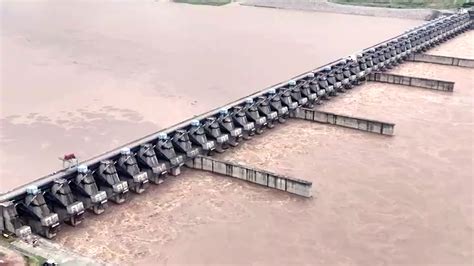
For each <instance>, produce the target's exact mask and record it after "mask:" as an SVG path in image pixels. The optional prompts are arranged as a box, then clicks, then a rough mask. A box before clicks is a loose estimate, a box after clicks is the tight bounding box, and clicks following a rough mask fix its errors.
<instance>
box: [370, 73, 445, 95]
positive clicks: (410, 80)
mask: <svg viewBox="0 0 474 266" xmlns="http://www.w3.org/2000/svg"><path fill="white" fill-rule="evenodd" d="M369 81H377V82H383V83H390V84H398V85H405V86H411V87H418V88H425V89H432V90H440V91H453V90H454V82H452V81H444V80H435V79H425V78H416V77H409V76H402V75H394V74H388V73H371V74H370V75H369Z"/></svg>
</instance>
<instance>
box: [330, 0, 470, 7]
mask: <svg viewBox="0 0 474 266" xmlns="http://www.w3.org/2000/svg"><path fill="white" fill-rule="evenodd" d="M330 1H331V2H334V3H338V4H346V5H361V6H371V7H388V8H457V7H461V6H462V5H463V4H465V3H467V2H470V1H468V0H330Z"/></svg>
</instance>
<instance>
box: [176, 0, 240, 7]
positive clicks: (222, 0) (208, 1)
mask: <svg viewBox="0 0 474 266" xmlns="http://www.w3.org/2000/svg"><path fill="white" fill-rule="evenodd" d="M173 2H176V3H185V4H191V5H209V6H223V5H227V4H229V3H231V2H232V0H173Z"/></svg>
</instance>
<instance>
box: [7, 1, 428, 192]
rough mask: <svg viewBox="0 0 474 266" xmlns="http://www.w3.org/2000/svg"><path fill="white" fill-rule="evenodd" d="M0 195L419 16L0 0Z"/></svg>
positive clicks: (392, 32)
mask: <svg viewBox="0 0 474 266" xmlns="http://www.w3.org/2000/svg"><path fill="white" fill-rule="evenodd" d="M1 20H2V31H1V37H0V38H1V72H0V74H1V83H0V84H1V109H0V118H1V121H0V127H1V128H0V134H1V139H0V157H1V160H0V182H1V186H0V192H1V191H3V192H5V191H7V190H9V189H11V188H13V187H16V186H18V185H21V184H23V183H25V182H26V181H31V180H33V179H35V178H37V177H39V176H42V175H45V174H48V173H50V172H52V171H54V170H57V169H58V168H60V167H61V162H60V161H59V160H58V159H57V158H58V157H60V156H62V155H63V154H65V153H70V152H74V153H76V155H78V156H79V157H80V158H81V159H86V158H88V157H91V156H93V155H97V154H99V153H101V152H104V151H106V150H109V149H112V148H114V147H117V146H119V145H121V144H123V143H126V142H128V141H130V140H133V139H135V138H139V137H141V136H143V135H145V134H148V133H151V132H154V131H156V130H158V129H160V128H163V127H166V126H169V125H172V124H174V123H177V122H179V121H181V120H183V119H186V118H189V117H191V116H193V115H195V114H199V113H202V112H204V111H207V110H209V109H210V108H214V107H218V106H221V105H223V104H224V103H227V102H229V101H232V100H235V99H237V98H240V97H243V96H245V95H248V94H249V93H252V92H255V91H257V90H260V89H262V88H264V87H267V86H269V85H271V84H274V83H277V82H280V81H282V80H284V79H287V78H289V77H290V76H292V75H296V74H299V73H301V72H303V71H307V70H308V69H310V68H312V67H315V66H318V65H321V64H323V63H326V62H329V61H332V60H334V59H337V58H339V57H340V56H345V55H348V54H350V53H352V52H354V51H356V50H358V49H362V48H364V47H367V46H369V45H371V44H374V43H376V42H379V41H381V40H384V39H386V38H388V37H391V36H393V35H395V34H397V33H400V32H402V31H403V30H405V29H407V28H409V27H412V26H415V25H418V24H420V21H413V20H411V21H410V20H401V19H389V18H375V17H361V16H349V15H339V14H327V13H322V14H318V13H311V12H298V11H286V10H272V9H260V8H252V7H243V6H238V5H229V6H224V7H209V6H194V5H183V4H173V3H168V2H155V1H133V3H132V2H131V1H128V2H114V3H112V2H105V1H67V2H66V1H34V2H33V1H2V2H1Z"/></svg>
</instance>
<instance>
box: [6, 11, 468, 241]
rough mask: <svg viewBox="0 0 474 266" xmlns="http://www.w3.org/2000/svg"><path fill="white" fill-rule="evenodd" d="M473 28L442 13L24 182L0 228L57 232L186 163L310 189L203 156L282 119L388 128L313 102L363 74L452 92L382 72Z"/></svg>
mask: <svg viewBox="0 0 474 266" xmlns="http://www.w3.org/2000/svg"><path fill="white" fill-rule="evenodd" d="M471 27H472V20H471V19H470V17H469V14H468V13H467V12H459V13H456V14H453V15H450V16H446V17H440V18H438V19H436V20H433V21H430V22H428V23H426V24H425V25H423V26H420V27H417V28H415V29H412V30H410V31H408V32H406V33H404V34H402V35H399V36H396V37H394V38H392V39H390V40H387V41H385V42H382V43H380V44H377V45H375V46H372V47H369V48H367V49H364V50H363V51H361V52H359V53H357V54H355V55H351V56H349V57H346V58H341V59H339V60H336V61H334V62H332V63H329V64H327V65H324V66H322V67H319V68H317V69H314V70H311V71H308V72H306V73H303V74H301V75H298V76H297V77H294V78H292V79H291V80H289V81H285V82H282V83H279V84H277V85H274V86H272V87H270V88H267V89H264V90H262V91H259V92H257V93H254V94H252V95H249V96H247V97H245V98H243V99H240V100H237V101H235V102H232V103H230V104H227V105H225V106H223V107H221V108H219V109H216V110H212V111H210V112H207V113H205V114H202V115H200V116H197V117H195V118H193V119H190V120H187V121H184V122H181V123H179V124H177V125H175V126H172V127H170V128H167V129H164V130H161V131H159V132H156V133H154V134H152V135H149V136H146V137H144V138H142V139H139V140H136V141H134V142H131V143H128V144H126V145H124V146H122V147H120V148H118V149H115V150H113V151H109V152H106V153H104V154H102V155H100V156H97V157H95V158H92V159H90V160H87V161H84V162H82V163H81V164H80V165H77V166H72V167H70V168H67V169H64V170H61V171H59V172H56V173H53V174H51V175H49V176H46V177H43V178H40V179H38V180H36V181H34V182H31V183H30V184H26V185H25V186H22V187H20V188H17V189H15V190H13V191H10V192H8V193H6V194H3V195H1V196H0V219H1V220H0V230H2V231H3V232H5V233H7V234H13V235H16V236H18V237H24V236H26V235H29V234H30V233H31V232H33V233H35V234H39V235H42V236H44V237H46V238H53V237H54V236H55V235H56V234H57V232H58V231H59V230H60V227H61V226H62V225H61V223H62V222H65V223H67V224H70V225H72V226H76V225H78V224H79V223H80V222H81V221H82V220H83V218H84V214H85V212H86V211H90V212H92V213H94V214H101V213H102V212H104V210H105V209H106V208H107V204H109V201H112V202H114V203H117V204H121V203H124V202H126V199H127V197H128V194H129V193H130V192H133V193H137V194H140V193H142V192H144V191H145V190H146V189H147V187H148V186H149V185H150V183H152V184H156V185H158V184H160V183H162V182H163V181H165V179H166V177H167V175H179V174H180V169H181V167H183V166H184V165H186V166H188V167H190V168H193V169H200V170H206V171H211V172H215V173H219V174H223V175H228V176H232V177H236V178H240V179H245V180H248V181H251V182H253V183H257V184H260V185H264V186H268V187H272V188H276V189H279V190H283V191H286V192H289V193H293V194H297V195H300V196H303V197H310V196H311V185H312V184H311V182H308V181H304V180H299V179H294V178H289V177H284V176H281V175H277V174H273V173H269V172H266V171H264V170H258V169H253V168H250V167H245V166H241V165H235V164H232V163H230V162H220V161H217V160H215V159H213V158H209V157H208V156H212V154H213V153H215V152H218V153H221V152H226V151H228V150H230V149H231V148H232V147H235V146H238V145H239V143H241V142H242V141H245V140H248V139H251V138H252V137H253V136H254V135H255V134H264V133H265V131H266V130H270V129H272V128H274V126H275V124H277V123H285V121H286V120H287V119H304V120H311V121H316V122H321V123H329V124H335V125H340V126H345V127H350V128H355V129H359V130H364V131H368V132H372V133H378V134H383V135H393V134H394V126H395V125H394V124H393V123H387V122H380V121H373V120H370V119H363V118H355V117H347V116H341V115H337V114H331V113H325V112H320V111H318V110H317V106H318V105H319V104H322V103H324V101H327V100H330V99H331V98H333V97H337V96H338V95H339V94H341V93H344V92H346V91H348V90H350V89H352V88H353V87H354V86H357V85H359V84H361V83H362V82H365V81H380V82H389V83H396V84H407V85H410V86H419V87H425V88H430V89H439V90H446V91H452V90H453V88H454V84H450V83H446V82H443V81H433V80H426V79H425V80H421V79H416V78H413V77H406V76H394V75H392V76H390V75H389V74H387V73H382V72H385V71H386V70H389V69H391V68H392V67H393V66H396V65H398V64H400V63H403V62H404V61H407V60H412V61H417V60H418V61H419V60H430V62H438V63H443V62H444V63H446V62H448V61H446V60H445V59H443V58H439V57H434V56H427V55H425V56H421V55H422V52H423V51H426V50H427V49H429V48H431V47H433V46H435V45H438V44H440V43H442V42H444V41H446V40H448V39H450V38H453V37H455V36H456V35H458V34H461V33H462V32H464V31H466V30H468V29H469V28H471ZM450 62H451V64H452V65H455V64H457V65H462V66H467V67H472V60H471V61H469V60H467V61H466V60H465V59H463V60H457V61H456V60H452V59H451V61H450ZM446 64H447V63H446Z"/></svg>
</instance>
